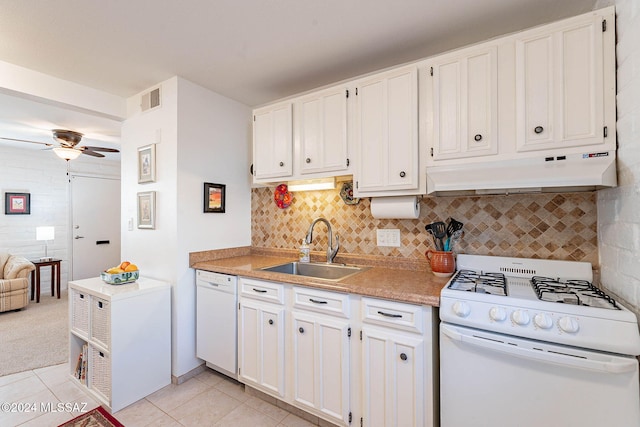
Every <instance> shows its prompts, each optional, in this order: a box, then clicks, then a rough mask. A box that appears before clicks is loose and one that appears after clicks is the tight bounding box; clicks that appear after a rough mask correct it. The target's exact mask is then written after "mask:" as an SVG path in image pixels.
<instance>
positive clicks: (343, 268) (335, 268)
mask: <svg viewBox="0 0 640 427" xmlns="http://www.w3.org/2000/svg"><path fill="white" fill-rule="evenodd" d="M369 268H370V267H356V266H352V265H343V264H324V263H314V262H297V261H295V262H288V263H286V264H280V265H274V266H271V267H264V268H261V269H260V270H262V271H271V272H273V273H284V274H292V275H295V276H307V277H315V278H317V279H323V280H333V281H337V280H342V279H344V278H345V277H349V276H351V275H354V274H357V273H360V272H362V271H365V270H368V269H369Z"/></svg>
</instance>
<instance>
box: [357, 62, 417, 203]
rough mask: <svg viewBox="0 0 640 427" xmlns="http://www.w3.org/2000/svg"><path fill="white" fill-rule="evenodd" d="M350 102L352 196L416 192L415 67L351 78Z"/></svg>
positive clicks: (409, 193)
mask: <svg viewBox="0 0 640 427" xmlns="http://www.w3.org/2000/svg"><path fill="white" fill-rule="evenodd" d="M356 100H357V103H356V126H357V131H356V135H357V162H356V171H355V173H354V177H353V180H354V187H355V188H354V194H355V195H356V196H358V197H366V196H384V195H388V196H392V195H411V194H420V170H419V158H420V156H419V154H420V153H419V144H418V68H417V66H416V65H411V66H407V67H402V68H398V69H394V70H391V71H387V72H384V73H380V74H376V75H375V76H372V77H369V78H366V79H363V80H362V81H360V82H357V86H356Z"/></svg>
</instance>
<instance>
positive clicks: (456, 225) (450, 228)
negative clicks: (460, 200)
mask: <svg viewBox="0 0 640 427" xmlns="http://www.w3.org/2000/svg"><path fill="white" fill-rule="evenodd" d="M463 225H464V224H463V223H461V222H460V221H456V220H455V219H453V218H449V224H447V236H449V237H451V236H452V235H453V233H455V232H456V231H457V230H460V229H461V228H462V226H463Z"/></svg>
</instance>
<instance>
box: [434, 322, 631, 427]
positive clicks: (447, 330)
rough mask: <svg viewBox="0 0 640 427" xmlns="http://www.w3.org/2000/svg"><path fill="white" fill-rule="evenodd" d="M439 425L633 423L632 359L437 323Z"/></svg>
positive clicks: (583, 426) (618, 425) (566, 426)
mask: <svg viewBox="0 0 640 427" xmlns="http://www.w3.org/2000/svg"><path fill="white" fill-rule="evenodd" d="M440 405H441V425H442V427H469V426H474V427H480V426H492V427H495V426H520V427H526V426H531V427H540V426H563V427H570V426H575V427H590V426H593V427H601V426H607V425H608V426H616V427H627V426H628V427H637V426H640V396H639V387H638V361H637V360H636V359H635V358H634V357H630V356H629V357H625V356H619V355H611V354H606V353H601V352H595V351H587V350H583V349H577V348H573V347H565V346H560V345H553V344H549V343H544V342H540V341H534V340H529V339H523V338H516V337H512V336H509V335H501V334H495V333H491V332H486V331H480V330H476V329H472V328H467V327H463V326H456V325H451V324H447V323H441V324H440Z"/></svg>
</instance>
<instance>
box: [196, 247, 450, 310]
mask: <svg viewBox="0 0 640 427" xmlns="http://www.w3.org/2000/svg"><path fill="white" fill-rule="evenodd" d="M296 254H297V251H292V250H281V249H278V250H273V249H263V248H250V247H243V248H233V249H221V250H213V251H203V252H194V253H191V254H190V255H189V265H190V266H191V267H192V268H194V269H198V270H206V271H213V272H217V273H224V274H232V275H237V276H244V277H252V278H256V279H263V280H270V281H274V282H281V283H291V284H296V285H304V286H310V287H314V288H319V289H327V290H331V291H337V292H346V293H351V294H357V295H364V296H371V297H378V298H384V299H389V300H395V301H401V302H407V303H413V304H423V305H430V306H433V307H438V306H439V304H440V290H441V289H442V287H443V286H444V285H445V284H446V283H447V281H448V280H449V279H448V278H440V277H436V276H434V275H433V274H432V272H431V270H430V269H429V266H428V264H427V263H426V262H417V261H412V260H405V259H400V260H398V259H391V260H389V259H385V258H387V257H368V256H357V255H343V256H340V255H339V256H338V257H336V263H337V264H340V263H345V264H348V265H358V266H367V267H370V268H369V269H367V270H365V271H363V272H360V273H358V274H355V275H353V276H349V277H345V278H344V279H342V280H339V281H328V280H322V279H316V278H313V277H305V276H294V275H290V274H284V273H273V272H269V271H262V270H260V269H261V268H263V267H270V266H273V265H278V264H283V263H286V262H290V261H297V257H296ZM322 255H323V254H319V253H312V261H314V262H318V261H320V262H321V261H322Z"/></svg>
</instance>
